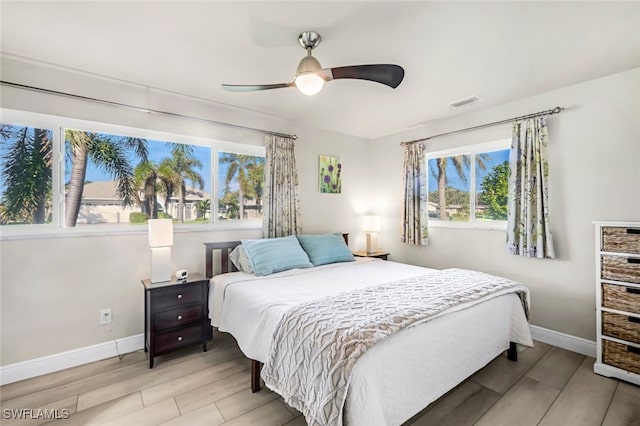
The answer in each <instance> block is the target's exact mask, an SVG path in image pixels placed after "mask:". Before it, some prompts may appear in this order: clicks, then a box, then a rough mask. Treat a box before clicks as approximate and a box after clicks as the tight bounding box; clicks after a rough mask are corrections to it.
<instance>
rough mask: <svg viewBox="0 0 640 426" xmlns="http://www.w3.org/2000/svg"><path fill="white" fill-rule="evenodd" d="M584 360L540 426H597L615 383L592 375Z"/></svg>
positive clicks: (589, 359)
mask: <svg viewBox="0 0 640 426" xmlns="http://www.w3.org/2000/svg"><path fill="white" fill-rule="evenodd" d="M594 361H595V360H594V359H593V358H586V359H585V360H584V361H583V362H582V364H581V365H580V367H578V369H577V370H576V372H575V373H574V375H573V376H572V377H571V379H570V380H569V382H568V383H567V385H566V386H565V387H564V389H563V390H562V393H561V394H560V395H559V396H558V398H557V399H556V401H555V402H554V403H553V405H552V406H551V408H550V409H549V411H548V412H547V414H546V415H545V416H544V417H543V418H542V421H541V422H540V425H541V426H556V425H560V424H562V425H565V426H589V425H594V426H596V425H600V424H601V423H602V420H603V419H604V416H605V413H606V412H607V408H608V407H609V403H610V402H611V398H612V396H613V393H614V392H615V390H616V386H617V384H618V382H617V381H616V380H614V379H609V378H607V377H603V376H599V375H597V374H595V373H594V372H593V363H594Z"/></svg>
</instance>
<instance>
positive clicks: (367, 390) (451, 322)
mask: <svg viewBox="0 0 640 426" xmlns="http://www.w3.org/2000/svg"><path fill="white" fill-rule="evenodd" d="M344 238H345V242H346V241H347V236H346V235H344ZM238 244H240V242H239V241H232V242H224V243H206V244H205V247H206V249H205V255H206V273H207V277H209V278H210V279H211V280H210V292H209V318H210V319H211V325H212V326H213V327H217V328H218V330H219V331H222V332H228V333H230V334H231V335H232V336H233V337H234V338H235V339H236V341H237V342H238V346H239V347H240V349H241V351H242V352H243V353H244V354H245V356H246V357H247V358H248V359H250V360H251V373H252V374H251V387H252V391H254V392H256V391H258V390H259V389H260V385H261V381H260V373H261V368H262V366H263V364H264V363H265V362H269V361H271V362H270V364H268V366H271V365H282V362H280V364H278V363H276V362H273V353H274V352H277V350H275V348H272V346H274V347H278V345H281V344H282V341H281V340H278V342H279V343H278V345H276V344H275V343H274V341H276V340H275V339H277V338H278V335H277V334H276V331H278V329H277V327H278V326H281V324H280V323H281V322H284V317H285V316H286V314H288V313H289V312H291V311H292V310H293V307H298V306H302V305H312V304H313V303H314V302H315V301H316V300H319V299H322V300H325V298H329V299H330V298H332V297H336V295H343V294H349V295H351V294H352V293H347V292H352V291H353V292H358V291H367V289H368V288H370V287H376V286H377V287H379V286H381V285H382V286H384V285H385V283H389V282H393V283H395V282H402V281H403V280H405V281H406V280H414V279H416V277H423V276H428V275H430V274H434V275H435V274H436V273H438V272H439V271H436V270H433V269H429V268H423V267H418V266H413V265H406V264H401V263H397V262H390V261H383V260H380V259H373V258H356V259H355V261H353V262H339V263H329V264H324V265H321V266H314V267H310V268H303V269H290V270H285V271H282V272H277V273H273V274H270V275H267V276H255V275H254V274H248V273H244V272H239V271H237V268H235V267H234V265H233V264H232V263H230V262H229V253H230V252H231V250H232V249H233V248H235V247H236V246H237V245H238ZM217 252H219V253H220V254H219V256H216V258H215V263H218V265H214V253H217ZM216 269H217V270H218V272H219V273H217V274H215V273H214V271H215V270H216ZM458 273H460V272H459V271H458ZM522 293H523V292H520V293H516V292H505V293H504V294H499V295H497V296H495V297H491V298H487V299H486V300H482V301H481V302H474V303H470V302H467V303H462V304H459V305H456V306H454V307H451V308H447V309H445V310H444V311H442V312H440V313H438V314H437V315H435V316H433V317H430V318H429V319H428V320H426V321H424V320H423V321H417V322H416V323H415V324H411V325H410V326H408V327H406V328H402V329H401V330H399V331H397V332H396V333H394V334H392V335H389V336H388V337H386V338H383V339H382V340H380V341H377V343H375V344H373V345H372V346H371V347H369V348H367V350H366V351H364V353H363V354H361V355H360V356H359V357H358V358H357V361H355V364H353V365H352V366H351V367H350V370H349V373H348V377H346V378H345V379H344V380H346V382H345V391H344V396H340V398H337V399H336V402H335V403H334V405H336V406H337V408H336V409H338V410H339V417H326V418H324V419H325V420H322V419H323V417H316V416H317V414H316V413H315V412H313V413H312V414H310V413H309V412H308V410H307V408H308V407H306V406H305V405H304V402H303V401H302V402H301V401H299V400H297V399H296V398H295V397H294V398H292V397H291V396H290V395H289V394H287V392H288V391H289V390H288V389H282V388H281V387H282V386H280V385H273V384H270V383H266V384H267V386H268V387H270V388H272V389H273V390H275V391H276V392H278V393H280V394H281V395H283V397H284V398H285V401H286V402H288V403H289V404H290V405H292V406H294V407H295V408H297V409H299V410H300V411H302V412H303V414H305V417H306V418H307V421H308V422H309V424H327V423H330V424H343V423H344V424H347V425H399V424H402V423H403V422H405V421H406V420H408V419H410V418H411V417H412V416H414V415H415V414H417V413H418V412H420V411H421V410H422V409H424V408H425V407H426V406H427V405H429V404H430V403H432V402H433V401H435V400H436V399H438V398H439V397H440V396H442V395H443V394H445V393H446V392H447V391H449V390H451V389H453V388H454V387H455V386H456V385H458V384H459V383H460V382H462V381H464V380H465V379H466V378H468V377H469V376H470V375H472V374H473V373H475V372H476V371H477V370H479V369H481V368H482V367H484V366H485V365H486V364H487V363H489V362H490V361H491V360H492V359H494V358H495V357H496V356H498V355H500V354H501V353H502V352H504V351H505V350H506V351H507V354H508V357H509V359H511V360H513V361H515V360H517V350H518V348H523V347H530V346H533V342H532V339H531V335H530V332H529V327H528V321H527V308H528V300H527V297H528V293H527V292H526V289H525V290H524V293H526V295H525V297H524V298H523V296H522ZM411 297H413V296H411ZM330 300H333V299H330ZM332 303H333V304H336V302H332ZM329 308H331V307H329ZM334 309H338V308H337V307H334ZM332 315H333V314H332ZM290 331H291V330H290ZM290 331H289V332H290ZM293 331H295V328H294V329H293ZM285 334H286V333H285ZM289 337H290V338H293V339H294V340H293V345H294V346H295V345H297V343H296V342H297V340H295V339H298V337H291V336H289ZM281 338H285V339H286V338H287V336H286V335H285V336H284V337H281ZM300 346H302V345H300ZM298 349H299V350H306V349H305V348H302V349H300V348H298ZM270 357H271V358H270ZM299 361H300V360H298V361H296V362H299ZM285 364H286V363H285ZM274 368H276V367H274ZM327 368H328V367H327ZM291 369H292V370H296V368H291ZM271 370H273V368H272V369H271ZM298 370H300V369H299V368H298ZM262 373H263V374H262V375H263V377H265V381H266V379H269V380H271V374H272V373H273V371H271V372H267V375H266V376H265V371H263V372H262ZM276 373H277V371H276ZM292 374H296V371H293V373H292ZM298 374H299V373H298ZM331 374H333V373H331ZM303 379H304V377H303ZM291 380H292V378H291V377H289V378H287V379H286V380H284V385H285V386H284V387H286V386H288V385H289V383H288V382H289V381H291ZM294 383H296V382H295V381H294ZM297 386H298V387H304V386H308V384H306V385H305V384H304V383H298V384H297ZM334 408H335V407H334ZM309 410H311V409H309ZM334 411H335V410H334ZM321 414H322V413H321ZM319 418H320V419H321V420H318V419H319ZM327 418H331V419H332V420H330V421H328V420H326V419H327Z"/></svg>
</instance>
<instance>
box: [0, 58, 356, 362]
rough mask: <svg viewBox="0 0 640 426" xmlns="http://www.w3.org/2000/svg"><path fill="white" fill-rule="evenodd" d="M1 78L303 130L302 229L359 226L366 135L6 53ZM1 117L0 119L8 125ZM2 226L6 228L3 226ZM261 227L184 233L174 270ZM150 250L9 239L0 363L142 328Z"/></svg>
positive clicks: (87, 114)
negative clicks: (326, 167) (208, 247)
mask: <svg viewBox="0 0 640 426" xmlns="http://www.w3.org/2000/svg"><path fill="white" fill-rule="evenodd" d="M1 66H2V79H3V80H7V81H12V82H17V83H21V84H28V85H33V86H38V87H45V88H48V89H53V90H58V91H63V92H70V93H74V94H80V95H83V96H89V97H95V98H101V99H108V100H112V101H116V102H123V103H129V104H134V105H139V106H142V107H148V108H153V109H157V110H166V111H172V112H176V113H180V114H187V115H194V116H199V117H204V118H208V119H213V120H217V121H224V122H230V123H236V124H241V125H245V126H250V127H257V128H263V129H268V130H273V131H279V132H284V133H290V134H296V135H298V137H299V139H298V141H297V142H296V157H297V163H298V170H299V179H300V187H301V214H302V227H303V232H306V233H312V232H355V231H357V230H358V217H359V216H358V214H357V212H356V210H355V209H354V208H353V205H354V203H355V201H356V200H357V199H358V197H359V196H361V195H362V194H365V193H366V190H367V180H366V176H367V175H366V173H364V170H365V168H366V165H367V163H366V161H365V158H364V157H363V156H362V153H363V152H364V147H365V141H364V140H362V139H359V138H354V137H350V136H345V135H341V134H337V133H332V132H327V131H323V130H318V129H312V128H305V127H301V126H299V125H297V124H296V123H294V122H291V121H287V120H282V119H276V118H274V117H270V116H268V115H265V114H258V113H252V112H248V111H242V110H238V109H236V108H230V107H225V106H221V105H216V104H212V103H209V102H205V101H201V100H197V99H193V98H185V97H181V96H177V95H172V94H168V93H161V92H157V91H148V90H146V89H145V88H142V87H139V86H135V85H131V84H127V83H123V82H116V81H113V80H108V79H104V78H100V77H96V76H89V75H86V74H82V73H76V72H70V71H68V70H62V69H58V68H55V67H49V66H43V65H42V64H37V63H30V62H24V61H21V60H17V59H15V58H7V57H3V58H2V63H1ZM0 90H1V91H0V97H1V106H2V107H3V108H10V109H16V110H24V111H30V112H38V113H44V114H51V115H57V116H65V117H72V118H77V119H84V120H92V121H99V122H105V123H111V124H117V125H122V126H129V127H137V128H143V129H150V130H156V131H163V132H169V133H176V134H184V135H190V136H199V137H207V138H212V139H218V140H223V141H231V142H240V143H249V144H254V145H262V144H263V143H264V136H263V135H262V134H260V133H256V132H249V131H244V130H237V129H233V128H230V127H224V126H214V125H210V124H206V123H201V122H198V121H191V120H185V119H179V118H171V117H164V116H160V115H149V114H144V113H140V112H137V111H131V110H126V109H120V108H116V107H111V106H105V105H96V104H93V103H87V102H83V101H77V100H73V99H66V98H61V97H57V96H51V95H45V94H40V93H35V92H28V91H24V90H18V89H13V88H8V87H4V86H3V87H1V89H0ZM1 119H2V117H0V121H1ZM319 154H331V155H336V156H340V157H341V159H342V162H343V164H344V173H343V175H342V179H343V193H342V194H338V195H329V194H320V193H319V192H318V187H317V185H318V183H317V179H318V178H317V170H318V155H319ZM0 232H1V230H0ZM261 235H262V232H261V230H260V229H235V230H234V229H227V230H217V231H214V230H209V231H202V232H186V231H185V232H181V231H179V230H176V233H175V240H174V244H175V245H174V248H173V266H174V270H175V269H178V268H187V269H188V270H189V271H193V272H195V271H199V272H202V273H204V250H203V246H202V243H203V242H206V241H225V240H237V239H241V238H255V237H260V236H261ZM149 263H150V254H149V248H148V246H147V237H146V234H145V232H144V231H141V232H139V233H135V234H116V235H106V236H105V235H103V236H74V237H57V238H52V237H49V238H29V239H22V240H3V241H1V242H0V286H1V287H0V293H1V296H2V297H1V300H0V304H1V305H0V308H1V309H0V327H1V329H2V336H1V337H2V341H1V345H0V346H1V349H0V359H1V361H0V365H8V364H12V363H16V362H20V361H25V360H29V359H34V358H37V357H42V356H45V355H50V354H56V353H59V352H63V351H67V350H71V349H76V348H82V347H85V346H89V345H93V344H97V343H102V342H106V341H109V340H112V339H116V338H122V337H127V336H131V335H135V334H139V333H142V332H143V326H144V320H143V309H144V305H143V300H144V299H143V289H142V285H141V284H140V279H142V278H145V277H148V275H149ZM108 307H110V308H112V309H113V323H112V327H111V329H110V327H109V326H99V325H98V319H99V310H100V309H102V308H108Z"/></svg>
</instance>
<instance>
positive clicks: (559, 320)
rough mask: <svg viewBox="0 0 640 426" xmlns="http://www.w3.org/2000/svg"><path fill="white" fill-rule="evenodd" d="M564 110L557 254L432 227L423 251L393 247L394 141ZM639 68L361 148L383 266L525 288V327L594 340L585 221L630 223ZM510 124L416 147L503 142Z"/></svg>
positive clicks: (497, 237)
mask: <svg viewBox="0 0 640 426" xmlns="http://www.w3.org/2000/svg"><path fill="white" fill-rule="evenodd" d="M557 105H559V106H563V107H566V110H565V111H564V112H562V113H561V114H559V115H554V116H552V117H550V118H549V121H548V123H549V157H550V160H549V167H550V188H551V189H550V191H551V193H550V200H549V213H550V217H551V223H552V232H553V237H554V240H555V247H556V253H557V254H558V258H557V259H554V260H538V259H528V258H520V257H516V256H511V255H508V254H506V252H505V249H504V243H505V234H504V232H501V231H488V230H470V229H448V228H434V227H431V228H430V230H429V239H430V245H429V246H427V247H412V246H408V245H404V244H402V243H400V242H399V241H400V221H401V205H402V173H401V169H402V149H401V147H400V146H399V143H400V142H401V141H406V140H413V139H417V138H419V137H426V136H429V135H435V134H438V133H443V132H446V131H450V130H455V129H461V128H465V127H470V126H475V125H478V124H482V123H486V122H491V121H498V120H501V119H504V118H509V117H514V116H518V115H524V114H528V113H531V112H536V111H542V110H547V109H550V108H553V107H555V106H557ZM638 117H640V69H634V70H631V71H627V72H624V73H620V74H615V75H611V76H608V77H605V78H601V79H597V80H593V81H588V82H585V83H582V84H578V85H575V86H570V87H566V88H563V89H560V90H555V91H552V92H548V93H545V94H543V95H539V96H535V97H532V98H528V99H524V100H521V101H519V102H514V103H510V104H506V105H502V106H499V107H494V108H488V109H486V110H482V111H477V112H473V113H468V114H464V115H459V116H456V117H454V118H451V119H448V120H442V121H438V122H434V123H431V124H430V126H429V127H428V128H421V129H414V130H411V131H407V132H405V133H402V134H397V135H392V136H389V137H384V138H380V139H377V140H374V141H372V142H371V145H370V150H371V169H372V170H384V171H385V172H384V173H383V174H382V173H381V174H372V179H373V180H372V182H371V187H375V188H377V191H376V192H377V194H378V195H377V201H376V202H375V204H376V205H377V206H379V211H378V212H379V213H380V214H382V215H383V233H382V234H381V235H380V237H379V239H380V246H381V247H384V248H386V249H388V250H390V252H391V258H392V259H393V260H397V261H401V262H407V263H413V264H418V265H424V266H430V267H435V268H449V267H461V268H469V269H477V270H481V271H485V272H488V273H494V274H499V275H503V276H506V277H510V278H513V279H516V280H519V281H521V282H522V283H524V284H526V285H527V286H528V287H529V289H530V290H531V304H532V310H531V321H532V323H533V324H535V325H538V326H541V327H545V328H549V329H551V330H556V331H560V332H563V333H567V334H570V335H574V336H577V337H582V338H586V339H589V340H592V341H593V340H595V290H594V286H595V272H594V267H595V266H594V262H595V254H594V246H595V242H594V241H595V240H594V239H595V235H594V226H593V225H592V221H596V220H640V120H639V119H638ZM510 132H511V128H510V125H504V126H496V127H491V128H486V129H482V130H477V131H469V132H463V133H457V134H455V135H450V136H446V137H441V138H436V139H433V140H432V141H428V142H426V148H427V150H431V151H437V150H441V149H446V148H449V147H455V146H463V145H469V144H473V143H479V142H487V141H491V140H497V139H503V138H509V137H510Z"/></svg>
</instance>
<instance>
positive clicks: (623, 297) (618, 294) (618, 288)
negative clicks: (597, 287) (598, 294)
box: [602, 283, 640, 314]
mask: <svg viewBox="0 0 640 426" xmlns="http://www.w3.org/2000/svg"><path fill="white" fill-rule="evenodd" d="M602 306H603V307H605V308H609V309H617V310H619V311H625V312H631V313H634V314H640V288H637V287H632V286H624V285H618V284H608V283H602Z"/></svg>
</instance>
